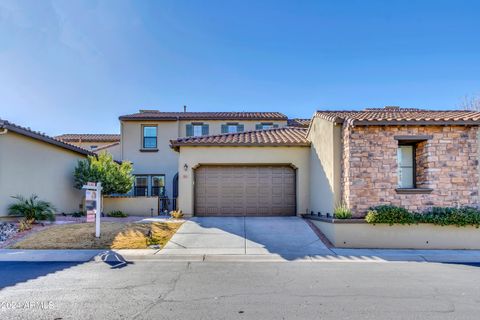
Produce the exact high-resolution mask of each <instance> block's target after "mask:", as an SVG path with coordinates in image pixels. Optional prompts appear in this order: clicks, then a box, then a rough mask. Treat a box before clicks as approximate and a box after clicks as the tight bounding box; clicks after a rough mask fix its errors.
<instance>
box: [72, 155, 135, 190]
mask: <svg viewBox="0 0 480 320" xmlns="http://www.w3.org/2000/svg"><path fill="white" fill-rule="evenodd" d="M74 179H75V188H77V189H82V187H83V186H84V185H85V184H87V182H101V183H102V194H104V195H109V194H113V193H127V192H128V191H130V190H131V189H132V187H133V175H132V164H131V163H130V162H128V161H124V162H122V163H121V164H119V163H117V162H115V161H114V160H113V158H112V155H110V154H108V153H106V152H102V153H100V154H99V155H98V156H96V157H95V156H89V157H88V158H87V159H86V160H80V161H78V164H77V167H76V168H75V172H74Z"/></svg>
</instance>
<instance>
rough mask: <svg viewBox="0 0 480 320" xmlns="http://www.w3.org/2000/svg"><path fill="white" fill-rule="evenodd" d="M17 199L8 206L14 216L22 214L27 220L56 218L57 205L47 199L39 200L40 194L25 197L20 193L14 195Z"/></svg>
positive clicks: (10, 213)
mask: <svg viewBox="0 0 480 320" xmlns="http://www.w3.org/2000/svg"><path fill="white" fill-rule="evenodd" d="M12 198H14V199H16V200H17V202H16V203H13V204H11V205H9V206H8V214H9V215H12V216H22V217H24V218H25V220H27V221H31V222H34V221H36V220H50V221H54V220H55V207H54V206H53V205H52V204H51V203H50V202H47V201H42V200H38V196H37V195H35V194H33V195H31V196H30V198H24V197H22V196H20V195H18V196H14V197H12Z"/></svg>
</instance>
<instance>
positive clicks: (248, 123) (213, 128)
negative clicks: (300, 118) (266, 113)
mask: <svg viewBox="0 0 480 320" xmlns="http://www.w3.org/2000/svg"><path fill="white" fill-rule="evenodd" d="M192 122H202V123H204V124H208V134H209V135H214V134H221V133H222V124H227V123H230V122H237V123H238V124H243V125H244V131H252V130H255V125H257V124H260V123H262V122H271V123H273V124H277V125H278V127H279V128H282V127H285V126H286V125H287V121H270V120H265V121H260V120H254V121H252V120H198V121H192V120H189V121H180V131H179V137H185V136H187V124H191V123H192Z"/></svg>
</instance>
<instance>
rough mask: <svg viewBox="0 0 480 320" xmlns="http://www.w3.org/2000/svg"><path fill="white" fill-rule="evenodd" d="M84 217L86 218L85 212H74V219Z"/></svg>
mask: <svg viewBox="0 0 480 320" xmlns="http://www.w3.org/2000/svg"><path fill="white" fill-rule="evenodd" d="M83 216H85V212H83V211H75V212H72V217H75V218H80V217H83Z"/></svg>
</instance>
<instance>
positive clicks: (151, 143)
mask: <svg viewBox="0 0 480 320" xmlns="http://www.w3.org/2000/svg"><path fill="white" fill-rule="evenodd" d="M142 147H143V148H144V149H156V148H157V126H143V145H142Z"/></svg>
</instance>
